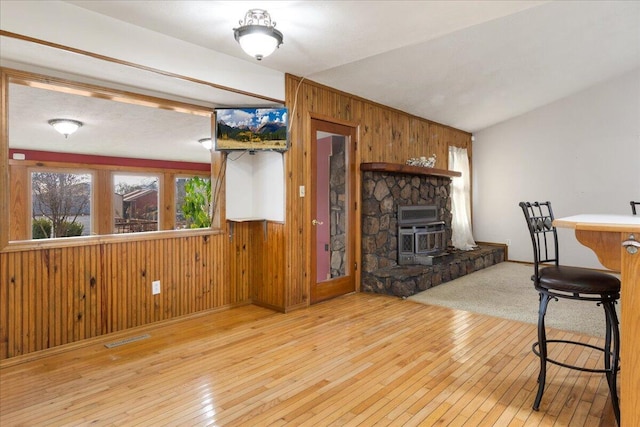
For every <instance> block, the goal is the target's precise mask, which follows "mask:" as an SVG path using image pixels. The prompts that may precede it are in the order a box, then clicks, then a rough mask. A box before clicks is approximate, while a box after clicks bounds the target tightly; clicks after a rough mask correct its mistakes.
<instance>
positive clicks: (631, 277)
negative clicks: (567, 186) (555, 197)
mask: <svg viewBox="0 0 640 427" xmlns="http://www.w3.org/2000/svg"><path fill="white" fill-rule="evenodd" d="M553 224H554V225H555V226H556V227H562V228H573V229H574V230H575V233H576V238H577V239H578V241H579V242H580V243H582V244H583V245H585V246H587V247H589V248H591V249H592V250H593V251H594V252H595V253H596V255H597V256H598V260H599V261H600V263H602V265H604V266H605V267H607V268H609V269H611V270H615V271H620V274H621V281H622V285H621V286H622V290H621V294H620V308H621V312H622V316H621V319H620V335H621V344H620V346H621V349H620V421H621V422H620V424H621V426H623V427H627V426H640V249H638V250H634V249H631V248H636V246H635V243H634V242H639V241H640V216H635V215H595V214H594V215H587V214H585V215H575V216H570V217H565V218H557V219H556V220H555V221H554V223H553Z"/></svg>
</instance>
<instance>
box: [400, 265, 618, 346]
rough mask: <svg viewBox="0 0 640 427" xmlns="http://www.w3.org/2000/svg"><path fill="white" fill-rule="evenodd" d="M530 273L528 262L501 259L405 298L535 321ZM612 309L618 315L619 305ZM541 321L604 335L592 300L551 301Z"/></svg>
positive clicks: (600, 311)
mask: <svg viewBox="0 0 640 427" xmlns="http://www.w3.org/2000/svg"><path fill="white" fill-rule="evenodd" d="M532 274H533V266H532V265H527V264H518V263H513V262H502V263H499V264H496V265H493V266H491V267H487V268H485V269H482V270H479V271H476V272H474V273H471V274H468V275H466V276H463V277H460V278H458V279H456V280H452V281H451V282H446V283H443V284H441V285H438V286H436V287H433V288H431V289H427V290H426V291H424V292H420V293H418V294H416V295H413V296H411V297H409V298H408V299H409V300H412V301H417V302H420V303H423V304H432V305H440V306H445V307H450V308H455V309H459V310H465V311H471V312H474V313H480V314H488V315H491V316H496V317H501V318H505V319H512V320H519V321H522V322H527V323H533V324H537V323H538V293H537V292H536V290H535V289H534V288H533V283H532V282H531V275H532ZM616 308H617V310H618V316H620V304H618V305H617V306H616ZM545 320H546V324H547V327H550V328H556V329H562V330H565V331H574V332H580V333H583V334H586V335H591V336H596V337H603V336H604V328H605V323H604V310H603V309H602V307H599V306H597V305H596V303H591V302H584V301H571V300H565V299H561V300H559V301H553V300H552V301H550V302H549V307H548V309H547V316H546V319H545Z"/></svg>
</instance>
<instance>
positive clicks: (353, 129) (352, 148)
mask: <svg viewBox="0 0 640 427" xmlns="http://www.w3.org/2000/svg"><path fill="white" fill-rule="evenodd" d="M308 129H309V151H308V152H309V164H310V169H309V170H310V172H311V173H310V174H309V177H308V179H307V183H308V186H307V188H309V191H308V194H307V196H308V204H307V206H308V209H307V215H306V224H305V225H306V227H305V228H307V229H308V230H309V231H308V233H307V235H308V236H309V238H310V240H309V242H310V244H309V245H308V246H307V247H308V251H309V257H308V259H309V264H308V267H309V268H308V270H307V271H309V275H308V277H309V281H308V282H309V296H310V298H309V301H310V304H315V303H317V302H321V301H324V300H327V299H330V298H334V297H337V296H339V295H343V294H347V293H351V292H356V291H358V290H359V289H360V246H361V245H360V209H359V205H360V204H359V200H360V182H359V180H360V176H359V174H358V171H357V168H356V165H357V164H358V163H359V162H358V158H357V154H358V151H357V147H358V137H359V126H358V125H357V124H354V123H351V122H346V121H343V120H338V119H334V118H330V117H326V116H320V115H310V116H309V127H308ZM317 131H325V132H328V133H334V134H338V135H348V136H349V138H348V141H347V146H346V147H345V151H346V154H347V159H346V160H347V168H346V172H347V174H348V177H349V181H350V188H349V190H348V191H349V215H348V224H347V227H348V229H349V230H350V233H349V236H348V239H347V240H348V242H345V245H347V247H348V249H347V252H348V254H349V255H348V256H347V258H348V259H347V262H348V263H349V274H347V275H346V276H344V278H340V279H337V280H335V281H333V283H328V282H322V283H323V285H322V287H318V286H317V279H316V265H315V262H316V247H315V245H314V244H311V243H313V242H315V227H314V226H313V225H312V220H313V219H314V214H315V203H316V192H315V184H314V180H315V177H316V173H317V171H316V144H315V143H316V135H317Z"/></svg>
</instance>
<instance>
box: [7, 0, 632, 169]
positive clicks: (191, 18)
mask: <svg viewBox="0 0 640 427" xmlns="http://www.w3.org/2000/svg"><path fill="white" fill-rule="evenodd" d="M12 3H15V6H18V7H23V5H24V3H32V5H31V7H35V8H44V7H45V6H44V5H42V3H38V2H28V1H24V2H14V1H13V0H3V1H2V4H1V5H0V6H2V7H3V8H5V10H8V9H9V8H10V7H11V6H12ZM56 3H57V4H58V6H59V7H58V8H57V9H56V10H64V11H66V12H77V13H74V14H73V16H74V17H75V16H82V14H84V15H85V16H86V17H93V18H96V17H102V18H105V19H103V20H102V21H100V22H104V23H105V24H104V26H101V27H100V28H99V29H98V28H95V29H94V28H92V27H88V26H87V25H88V24H84V23H82V24H83V25H80V24H79V26H78V28H81V29H82V30H77V31H75V32H72V38H71V39H70V40H71V42H70V43H73V44H74V45H75V44H76V43H77V44H78V46H79V47H80V46H81V45H82V44H83V43H88V42H91V41H94V40H100V42H101V43H102V45H104V46H108V45H109V43H108V40H110V39H114V40H115V39H118V40H119V41H120V42H122V40H126V39H127V38H128V37H130V38H131V39H135V37H136V35H137V34H141V33H140V32H139V31H138V32H137V31H136V29H139V30H143V29H144V31H147V32H148V33H152V34H157V35H158V38H157V40H159V41H165V42H167V43H170V42H171V40H175V41H180V42H181V43H185V46H186V44H188V46H193V47H194V50H193V52H192V51H189V52H188V55H187V54H185V57H184V58H179V57H176V58H175V59H174V58H164V57H163V58H161V59H162V60H164V61H165V63H170V62H171V63H176V64H177V63H178V62H179V61H187V62H188V61H191V63H193V61H204V60H206V59H208V57H209V56H211V57H215V58H216V60H217V62H218V63H220V62H221V61H220V60H219V59H222V60H223V61H224V58H227V64H225V65H226V68H227V69H226V70H224V71H225V72H226V73H227V74H232V75H233V76H234V77H235V78H236V81H237V83H235V86H234V87H235V88H236V89H239V90H247V89H246V88H247V86H250V85H251V83H253V82H255V80H256V79H255V77H256V75H257V74H256V73H263V74H269V73H271V74H270V77H269V78H271V79H272V81H274V80H283V79H280V78H279V75H278V73H282V74H283V73H291V74H295V75H298V76H301V77H305V78H308V79H310V80H314V81H317V82H319V83H322V84H325V85H327V86H330V87H334V88H336V89H339V90H343V91H345V92H348V93H352V94H355V95H358V96H361V97H363V98H366V99H370V100H373V101H376V102H379V103H381V104H384V105H388V106H390V107H394V108H397V109H399V110H402V111H406V112H408V113H410V114H414V115H416V116H419V117H424V118H428V119H430V120H433V121H436V122H439V123H442V124H445V125H449V126H453V127H456V128H459V129H462V130H465V131H469V132H476V131H479V130H481V129H484V128H486V127H489V126H492V125H494V124H497V123H500V122H502V121H505V120H508V119H510V118H512V117H515V116H518V115H521V114H523V113H526V112H528V111H531V110H533V109H536V108H539V107H541V106H544V105H546V104H548V103H550V102H553V101H555V100H558V99H561V98H563V97H566V96H568V95H571V94H572V93H575V92H578V91H581V90H583V89H586V88H588V87H590V86H592V85H594V84H597V83H599V82H602V81H606V80H608V79H611V78H613V77H616V76H618V75H621V74H623V73H626V72H629V71H630V70H634V69H635V70H639V72H640V2H639V1H274V2H262V1H256V2H245V1H170V0H166V1H100V0H77V1H76V0H71V1H66V2H56ZM46 7H53V6H52V5H51V4H49V5H47V6H46ZM251 8H263V9H266V10H268V11H269V13H270V14H271V16H272V18H273V20H275V21H276V23H277V28H278V29H279V30H280V31H282V32H283V33H284V44H283V45H282V46H281V47H280V49H278V50H277V51H276V52H275V53H274V54H273V55H271V56H269V57H267V58H265V59H264V60H262V61H260V62H258V61H256V60H254V59H253V58H250V57H248V56H247V55H246V54H245V53H244V52H242V51H241V49H240V47H239V46H238V44H237V43H236V41H235V40H234V38H233V28H234V27H237V26H238V21H239V20H240V19H242V18H243V17H244V14H245V13H246V11H247V10H248V9H251ZM14 9H15V8H14ZM71 9H73V10H71ZM15 10H17V9H15ZM15 10H14V12H15ZM32 10H33V9H32ZM43 14H44V12H43ZM7 15H8V14H7ZM89 15H90V16H89ZM15 16H16V15H15V14H14V16H13V20H8V19H6V18H2V17H0V23H2V26H3V28H2V29H3V30H6V29H7V28H9V31H11V28H13V27H14V26H15ZM18 16H20V17H22V16H25V18H24V20H25V21H26V22H27V23H28V22H29V20H30V19H31V17H30V16H29V15H28V14H26V15H25V14H24V13H22V14H19V15H18ZM59 18H61V17H55V16H53V17H51V19H54V20H56V19H59ZM106 18H108V19H106ZM40 19H42V17H40ZM88 21H91V20H88ZM41 22H42V21H41ZM52 22H54V23H55V21H52ZM74 22H76V21H74ZM92 22H97V21H95V20H94V21H92ZM107 23H111V24H112V25H111V27H108V26H107ZM116 23H120V24H122V25H120V26H118V25H116ZM125 24H126V25H125ZM22 28H29V31H31V32H32V34H26V35H32V36H35V37H37V36H38V31H39V28H38V26H37V24H33V25H31V26H30V27H29V26H22ZM123 28H128V29H129V32H128V33H126V32H125V33H123V31H124V30H123ZM61 29H62V28H61ZM62 32H63V31H60V32H59V33H60V35H62ZM79 32H80V33H79ZM56 34H57V33H56ZM167 37H168V38H167ZM2 39H3V40H2V43H3V44H2V51H0V59H2V60H4V61H5V63H6V60H9V61H17V62H24V63H32V64H33V63H34V60H37V63H38V64H39V65H41V66H43V67H50V68H51V69H58V68H59V67H61V66H66V67H67V70H73V72H74V73H76V74H78V75H83V76H95V77H96V78H100V79H107V78H111V79H112V80H113V81H114V82H123V83H126V84H129V85H131V86H135V87H137V88H139V89H140V90H141V91H144V90H145V89H147V90H149V91H150V92H151V94H167V98H170V99H176V100H183V101H187V102H191V101H192V102H194V103H197V104H199V105H203V106H210V107H212V108H213V107H214V106H216V105H227V106H228V105H234V104H238V105H240V104H242V105H249V104H256V105H265V104H269V102H267V101H265V100H260V99H252V98H251V97H248V96H246V95H241V94H240V95H239V94H232V93H225V92H224V91H220V90H216V89H212V88H204V89H203V88H202V87H201V86H197V85H192V84H189V83H188V82H186V83H185V82H184V81H180V79H167V78H165V77H162V76H161V77H162V78H161V77H156V76H152V75H150V74H149V73H145V72H141V71H140V70H136V69H133V68H131V69H127V68H126V67H121V66H114V65H112V64H106V63H105V64H101V63H98V62H100V61H96V60H85V59H82V58H80V57H79V55H75V54H73V53H69V52H61V51H55V49H49V48H46V49H44V50H43V48H41V47H37V46H35V47H33V49H34V50H33V51H31V47H29V48H25V46H24V45H22V44H20V43H19V42H14V41H12V40H7V39H8V38H6V37H3V38H2ZM133 41H134V40H132V42H133ZM58 42H60V41H58ZM62 44H65V43H64V42H62ZM115 46H119V45H117V44H115ZM154 47H155V48H156V49H157V48H158V46H154ZM160 47H161V46H160ZM171 47H173V48H175V46H171ZM113 49H114V51H113V52H112V53H111V56H115V57H119V55H120V54H122V56H123V57H122V58H120V59H123V60H124V59H127V58H125V57H124V55H125V54H126V52H120V51H117V49H116V48H113ZM196 49H199V50H196ZM174 50H175V49H174ZM166 51H167V52H169V51H170V50H169V49H168V48H167V49H166ZM150 52H151V50H150ZM153 55H156V56H153ZM160 56H162V55H160ZM165 56H166V55H165ZM137 58H138V59H139V60H140V61H149V62H153V61H156V60H158V59H159V57H158V50H155V51H153V54H151V53H150V54H149V55H147V56H146V57H144V58H141V57H137ZM185 58H186V59H185ZM169 59H171V61H169ZM36 71H37V70H36ZM274 72H277V73H275V74H274ZM220 76H221V74H219V73H214V72H212V73H209V75H207V76H205V77H202V76H189V77H197V78H200V79H204V80H206V79H209V80H210V81H211V82H213V83H220V82H219V81H216V79H219V78H221V77H220ZM225 84H226V85H230V83H226V82H225ZM271 89H273V88H271ZM278 90H281V89H277V90H275V91H276V92H277V91H278ZM272 92H273V90H272ZM270 96H272V95H270ZM279 96H280V99H283V98H284V93H282V94H280V95H279ZM54 98H55V97H51V99H49V98H46V100H47V102H50V103H51V104H53V103H55V100H54ZM44 101H45V98H40V99H39V101H38V102H37V109H38V111H39V114H40V115H42V116H43V117H42V118H43V120H44V117H45V116H46V115H47V114H48V112H51V111H56V107H55V105H45V102H44ZM35 102H36V101H33V100H31V101H27V102H25V103H24V105H26V107H25V108H29V109H30V111H32V110H33V106H34V105H35ZM29 105H31V106H29ZM79 110H80V111H82V110H83V109H82V108H79ZM84 111H91V108H86V109H84ZM117 114H118V115H119V116H121V117H126V116H127V114H123V113H122V112H118V113H117ZM106 117H108V116H104V118H106ZM130 117H132V118H133V117H135V118H137V120H136V123H137V125H140V124H141V123H145V122H147V121H146V120H141V119H140V116H139V115H137V114H136V113H135V112H132V113H131V115H130ZM50 118H53V117H50ZM185 119H186V120H187V121H191V120H192V119H193V118H191V117H186V116H185ZM43 120H41V122H42V123H39V124H38V126H40V129H39V130H38V132H41V133H40V134H39V135H40V136H37V137H31V136H29V133H28V130H25V132H24V133H23V134H22V139H23V140H24V141H35V140H40V141H42V139H43V138H44V135H45V128H46V126H44V125H43V123H44V121H43ZM96 120H97V118H96ZM148 122H149V123H151V122H155V123H156V125H155V126H158V123H162V122H163V120H155V121H154V120H149V121H148ZM165 122H167V123H168V121H165ZM29 125H30V124H29V123H25V126H29ZM171 126H172V127H178V128H180V127H182V125H180V124H175V123H172V124H171ZM206 126H207V123H206V122H205V123H204V127H205V128H206ZM33 127H34V131H35V126H33ZM128 127H129V126H128V125H126V124H123V125H121V128H128ZM185 127H188V126H187V125H185ZM90 129H91V128H90V127H89V126H87V127H86V128H83V134H81V133H80V132H78V133H77V134H76V135H74V139H73V141H71V138H69V140H68V141H65V143H67V144H70V145H71V144H73V143H76V144H78V148H73V147H70V148H69V150H70V151H73V152H85V151H86V152H104V151H105V150H106V147H104V144H103V145H102V146H98V145H93V144H95V142H94V141H97V140H98V139H96V138H95V137H94V136H93V135H90V134H89V130H90ZM202 129H203V126H200V127H199V129H198V130H197V131H196V132H195V133H197V134H198V135H196V134H195V133H194V134H193V135H189V136H188V138H185V139H189V141H190V142H189V144H190V146H191V147H190V148H189V149H184V150H181V152H180V153H176V150H175V148H173V149H171V148H169V149H167V150H164V149H163V147H164V146H165V145H168V146H169V145H171V144H173V146H174V147H175V138H174V139H173V140H170V139H169V138H163V135H172V132H171V131H170V130H168V131H167V132H162V131H158V129H157V128H155V129H154V130H153V131H150V132H148V133H147V135H148V138H146V137H145V132H143V131H141V132H140V134H139V136H137V141H138V143H139V145H140V146H141V147H153V153H154V155H155V156H157V158H168V159H176V160H190V161H198V160H197V159H200V158H201V156H202V152H201V151H200V150H201V148H200V147H198V146H197V144H195V143H194V142H193V141H195V138H196V137H197V136H199V135H201V134H203V133H206V129H205V130H204V131H203V130H202ZM34 135H35V134H34ZM118 137H119V136H118V134H117V133H114V134H113V135H111V136H110V138H112V140H113V141H114V143H113V144H110V146H113V147H118V146H120V147H125V148H124V149H125V151H126V150H127V149H130V148H131V147H127V144H128V140H127V138H128V137H126V138H125V137H124V136H123V135H120V138H121V139H120V140H118V139H117V138H118ZM80 147H82V148H80ZM81 150H82V151H81ZM142 151H143V152H142V153H141V154H140V155H141V156H144V155H148V154H145V153H148V151H149V150H148V149H147V150H146V151H145V150H142ZM104 154H109V155H122V153H118V152H113V153H106V152H105V153H104ZM128 155H132V154H131V151H128ZM205 156H206V155H205Z"/></svg>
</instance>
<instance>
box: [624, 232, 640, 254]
mask: <svg viewBox="0 0 640 427" xmlns="http://www.w3.org/2000/svg"><path fill="white" fill-rule="evenodd" d="M622 247H623V248H625V249H626V250H627V252H629V253H630V254H631V255H633V254H635V253H636V252H638V250H639V249H640V242H638V241H637V240H636V238H635V236H634V235H633V234H630V235H629V240H625V241H624V242H622Z"/></svg>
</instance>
